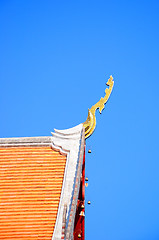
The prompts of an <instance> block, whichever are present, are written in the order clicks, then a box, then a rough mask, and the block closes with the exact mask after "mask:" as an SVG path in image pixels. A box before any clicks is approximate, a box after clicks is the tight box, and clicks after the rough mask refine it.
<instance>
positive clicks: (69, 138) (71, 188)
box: [52, 124, 85, 240]
mask: <svg viewBox="0 0 159 240" xmlns="http://www.w3.org/2000/svg"><path fill="white" fill-rule="evenodd" d="M52 135H53V136H52V143H53V144H52V147H53V148H54V149H58V150H59V151H60V152H64V153H67V161H66V167H65V173H64V179H63V186H62V192H61V197H60V203H59V208H58V213H57V219H56V223H55V228H54V233H53V237H52V240H60V239H61V237H62V224H63V215H64V212H65V211H66V215H65V218H66V219H65V221H66V229H65V233H66V235H65V239H67V240H71V239H72V238H73V230H74V220H75V214H76V206H77V199H78V193H79V187H80V179H81V172H82V162H83V153H84V146H85V129H84V127H83V124H79V125H78V126H76V127H74V128H70V129H67V130H61V131H60V130H55V133H52Z"/></svg>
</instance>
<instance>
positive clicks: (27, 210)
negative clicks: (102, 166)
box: [0, 124, 85, 240]
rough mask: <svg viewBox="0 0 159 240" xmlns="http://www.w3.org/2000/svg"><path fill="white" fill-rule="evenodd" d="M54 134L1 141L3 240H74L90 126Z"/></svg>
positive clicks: (0, 231)
mask: <svg viewBox="0 0 159 240" xmlns="http://www.w3.org/2000/svg"><path fill="white" fill-rule="evenodd" d="M52 135H53V136H52V137H32V138H5V139H0V163H1V164H0V166H1V167H0V239H1V240H2V239H6V240H7V239H8V240H13V239H14V240H15V239H24V240H40V239H41V240H51V239H53V240H59V239H62V238H64V237H65V239H72V236H73V227H74V220H75V213H76V206H77V199H78V194H79V187H80V178H81V171H82V162H83V153H84V144H85V137H84V128H83V125H82V124H80V125H78V126H76V127H75V128H72V129H68V130H63V131H59V130H55V133H52ZM63 226H65V230H64V231H62V230H63ZM62 234H63V235H62ZM64 235H65V236H64Z"/></svg>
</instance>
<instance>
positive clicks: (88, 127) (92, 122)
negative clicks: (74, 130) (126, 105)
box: [83, 76, 114, 138]
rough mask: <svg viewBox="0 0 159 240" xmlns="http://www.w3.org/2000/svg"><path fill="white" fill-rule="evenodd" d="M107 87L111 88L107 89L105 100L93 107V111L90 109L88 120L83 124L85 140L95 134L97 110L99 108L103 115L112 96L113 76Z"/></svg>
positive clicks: (102, 99)
mask: <svg viewBox="0 0 159 240" xmlns="http://www.w3.org/2000/svg"><path fill="white" fill-rule="evenodd" d="M106 85H107V86H108V87H109V88H106V89H105V96H104V98H103V97H102V98H101V99H100V100H99V101H98V102H97V103H96V104H95V105H94V106H92V107H91V109H88V117H87V120H86V121H85V122H84V123H83V125H84V127H85V138H88V137H89V136H90V135H91V134H92V133H93V132H94V129H95V127H96V116H95V112H96V110H97V109H98V108H99V112H100V113H101V112H102V110H103V109H104V106H105V104H106V102H107V101H108V99H109V97H110V94H111V92H112V89H113V86H114V81H113V77H112V76H110V78H109V79H108V82H107V83H106Z"/></svg>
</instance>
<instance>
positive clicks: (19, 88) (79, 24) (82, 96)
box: [0, 0, 159, 240]
mask: <svg viewBox="0 0 159 240" xmlns="http://www.w3.org/2000/svg"><path fill="white" fill-rule="evenodd" d="M158 12H159V3H158V1H146V0H145V1H136V0H134V1H119V0H118V1H100V0H99V1H54V0H53V1H51V0H50V1H49V0H46V1H37V0H34V1H31V0H28V1H19V0H14V1H9V0H5V1H4V0H1V1H0V33H1V34H0V35H1V37H0V66H1V67H0V83H1V85H0V86H1V87H0V112H1V116H0V137H22V136H50V135H51V133H50V132H51V131H53V129H54V128H57V129H67V128H70V127H73V126H76V125H77V124H79V123H82V122H84V121H85V120H86V118H87V111H88V108H90V107H91V106H92V105H94V104H95V103H96V102H97V101H98V100H99V99H100V97H102V96H104V90H105V87H106V85H105V83H106V82H107V79H108V78H109V76H110V75H113V77H114V81H115V84H114V89H113V92H112V95H111V97H110V99H109V101H108V103H107V105H106V107H105V109H104V111H103V112H102V114H101V115H100V114H99V113H98V112H97V127H96V130H95V132H94V133H93V135H92V136H91V137H90V138H89V139H88V140H87V141H86V144H87V150H88V149H89V148H91V150H92V153H91V154H88V153H87V154H86V175H87V176H88V178H89V186H88V188H86V201H88V200H90V201H91V205H90V206H88V205H86V240H92V239H102V240H117V239H118V240H158V239H159V149H158V148H159V146H158V138H159V93H158V92H159V71H158V68H159V59H158V56H159V46H158V43H159V15H158Z"/></svg>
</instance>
